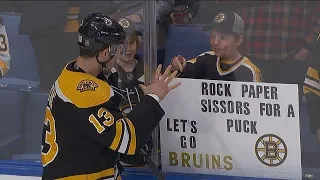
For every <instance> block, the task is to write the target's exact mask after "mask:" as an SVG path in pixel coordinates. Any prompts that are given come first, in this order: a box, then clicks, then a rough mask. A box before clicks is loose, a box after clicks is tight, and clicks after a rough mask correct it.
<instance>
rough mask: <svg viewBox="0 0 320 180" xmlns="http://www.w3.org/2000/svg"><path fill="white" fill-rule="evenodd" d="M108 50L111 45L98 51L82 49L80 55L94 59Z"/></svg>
mask: <svg viewBox="0 0 320 180" xmlns="http://www.w3.org/2000/svg"><path fill="white" fill-rule="evenodd" d="M107 48H109V45H103V46H102V47H101V49H100V50H98V51H91V50H87V49H83V48H81V47H80V51H79V55H80V56H81V57H84V58H92V57H96V56H97V55H99V53H100V52H101V51H104V50H105V49H107Z"/></svg>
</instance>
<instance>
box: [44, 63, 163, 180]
mask: <svg viewBox="0 0 320 180" xmlns="http://www.w3.org/2000/svg"><path fill="white" fill-rule="evenodd" d="M119 104H120V98H119V97H118V96H117V95H115V92H114V90H113V89H112V88H111V86H110V85H109V84H108V83H106V79H104V76H103V75H99V76H98V77H94V76H92V75H90V74H87V73H85V72H84V71H83V70H81V69H79V68H76V67H75V66H74V62H71V63H69V64H68V65H67V66H66V67H65V68H64V69H63V71H62V73H61V75H60V76H59V77H58V79H57V80H56V82H55V83H54V85H53V86H52V89H51V91H50V94H49V98H48V104H47V107H46V115H45V121H44V127H43V136H42V140H43V142H42V164H43V175H42V179H44V180H53V179H66V180H67V179H77V180H78V179H79V180H82V179H83V180H97V179H110V180H111V179H118V177H120V176H119V174H120V172H121V168H119V165H116V164H117V161H118V158H119V153H121V154H129V155H131V154H135V153H136V152H139V150H140V149H141V148H142V147H143V146H144V144H145V143H146V142H147V140H148V138H149V136H150V134H151V132H152V131H153V129H154V128H155V127H156V126H157V125H158V123H159V121H160V120H161V118H162V117H163V115H164V111H163V110H162V108H161V107H160V105H159V103H158V102H157V101H156V100H155V99H154V98H153V97H151V96H148V95H146V96H143V97H141V102H140V103H139V104H138V105H137V106H136V107H135V109H134V110H132V111H131V112H130V113H129V114H127V115H126V116H125V117H124V116H123V115H122V113H121V111H120V110H119V109H118V106H119Z"/></svg>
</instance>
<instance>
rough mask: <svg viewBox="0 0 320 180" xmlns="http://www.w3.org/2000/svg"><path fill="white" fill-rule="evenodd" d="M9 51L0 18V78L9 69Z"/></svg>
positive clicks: (5, 33)
mask: <svg viewBox="0 0 320 180" xmlns="http://www.w3.org/2000/svg"><path fill="white" fill-rule="evenodd" d="M10 60H11V56H10V51H9V41H8V36H7V31H6V28H5V26H4V25H3V23H2V18H1V17H0V71H1V73H0V78H2V77H3V76H4V75H6V74H7V72H8V70H9V69H10Z"/></svg>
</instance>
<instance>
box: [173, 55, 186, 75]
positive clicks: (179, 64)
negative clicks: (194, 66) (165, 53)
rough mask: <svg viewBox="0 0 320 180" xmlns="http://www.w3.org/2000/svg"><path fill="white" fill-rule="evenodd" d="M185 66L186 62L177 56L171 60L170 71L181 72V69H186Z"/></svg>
mask: <svg viewBox="0 0 320 180" xmlns="http://www.w3.org/2000/svg"><path fill="white" fill-rule="evenodd" d="M186 64H187V60H186V59H185V58H184V57H182V56H180V55H178V56H176V57H174V58H173V59H172V62H171V65H172V70H173V71H180V72H182V71H183V69H184V68H185V67H186Z"/></svg>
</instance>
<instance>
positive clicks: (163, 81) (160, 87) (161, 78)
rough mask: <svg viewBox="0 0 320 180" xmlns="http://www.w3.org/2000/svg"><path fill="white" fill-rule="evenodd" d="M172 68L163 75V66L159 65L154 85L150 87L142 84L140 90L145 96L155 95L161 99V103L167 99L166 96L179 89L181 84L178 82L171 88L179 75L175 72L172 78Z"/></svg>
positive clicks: (168, 68)
mask: <svg viewBox="0 0 320 180" xmlns="http://www.w3.org/2000/svg"><path fill="white" fill-rule="evenodd" d="M171 68H172V66H171V65H169V66H168V67H167V69H166V71H165V72H164V73H163V74H162V75H161V69H162V65H159V66H158V68H157V71H156V74H155V77H154V79H153V81H152V83H151V84H150V85H149V86H145V85H142V84H140V88H141V89H142V91H143V92H144V94H155V95H157V96H158V97H159V99H160V101H161V100H162V99H164V98H165V97H166V95H167V94H168V93H169V92H170V91H172V90H173V89H175V88H177V87H179V86H180V85H181V82H178V83H176V84H174V85H172V86H169V83H170V82H171V81H172V79H173V78H175V77H176V76H177V74H178V72H177V71H174V72H173V73H172V74H171V75H170V76H169V73H170V72H171Z"/></svg>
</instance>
